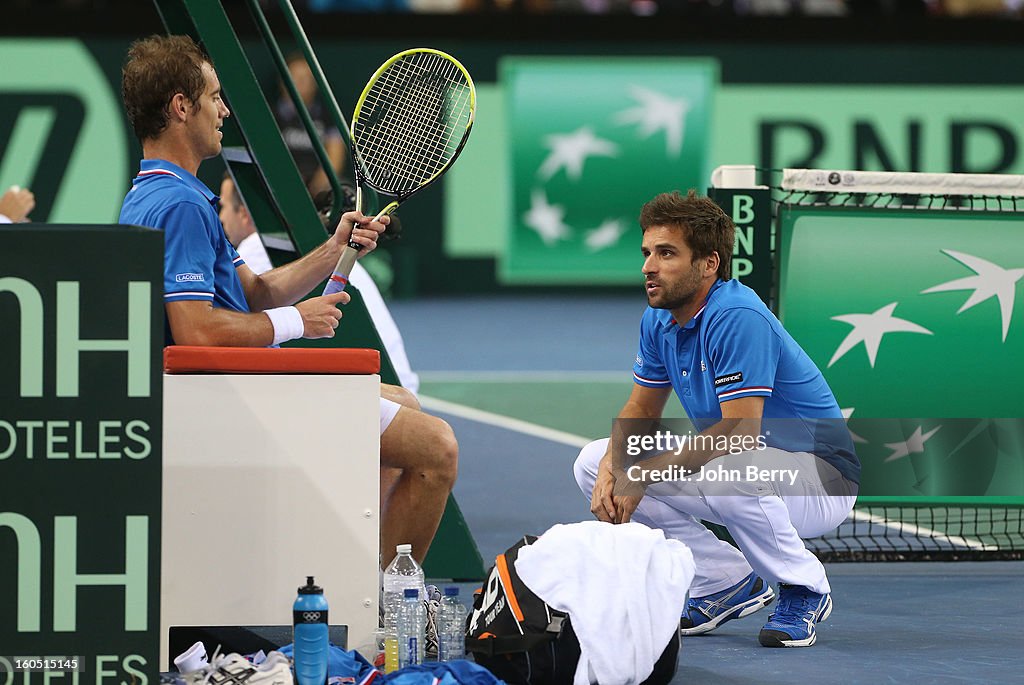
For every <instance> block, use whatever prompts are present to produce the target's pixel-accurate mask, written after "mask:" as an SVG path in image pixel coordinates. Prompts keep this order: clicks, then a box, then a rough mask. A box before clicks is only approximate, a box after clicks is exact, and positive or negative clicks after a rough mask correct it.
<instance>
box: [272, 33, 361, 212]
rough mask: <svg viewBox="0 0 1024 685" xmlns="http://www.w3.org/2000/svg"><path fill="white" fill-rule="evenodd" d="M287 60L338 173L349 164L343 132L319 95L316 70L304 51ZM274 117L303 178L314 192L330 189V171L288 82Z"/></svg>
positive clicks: (275, 109)
mask: <svg viewBox="0 0 1024 685" xmlns="http://www.w3.org/2000/svg"><path fill="white" fill-rule="evenodd" d="M286 61H287V63H288V74H289V75H290V76H291V79H292V82H293V83H294V84H295V90H296V91H298V93H299V96H300V97H301V98H302V103H303V104H304V105H305V106H306V109H307V110H308V111H309V118H310V119H312V121H313V125H314V127H315V128H316V133H317V135H318V136H319V138H320V140H321V141H322V142H323V144H324V150H325V151H326V152H327V157H328V159H330V162H331V166H332V167H334V173H335V174H339V175H340V174H341V172H342V170H343V169H344V166H345V143H344V141H343V140H342V137H341V133H339V132H338V129H337V128H336V127H335V126H334V124H333V123H332V122H331V121H330V116H329V115H328V114H327V111H326V109H325V108H324V105H323V102H322V101H321V100H320V98H319V93H320V91H319V88H317V85H316V79H315V78H313V72H312V71H311V70H310V68H309V64H307V63H306V58H305V57H304V56H303V54H302V53H301V52H293V53H292V54H290V55H288V57H287V60H286ZM274 118H275V119H277V125H278V127H280V129H281V137H282V138H284V143H285V145H286V146H287V147H288V150H289V151H290V152H291V153H292V158H293V159H294V160H295V166H297V167H298V168H299V173H300V174H302V180H303V181H304V182H305V183H306V187H307V188H309V192H310V194H311V195H315V194H316V193H318V192H320V191H321V190H324V189H326V188H328V187H329V184H328V182H327V174H325V173H324V170H323V167H322V166H321V165H320V160H319V159H318V158H317V156H316V152H314V151H313V142H312V140H310V138H309V134H308V133H307V132H306V128H305V126H303V125H302V119H301V118H300V117H299V112H298V110H297V109H296V108H295V103H294V102H292V99H291V96H290V95H289V93H288V91H287V90H286V89H285V87H284V84H281V94H280V97H279V98H278V100H277V105H276V106H275V107H274Z"/></svg>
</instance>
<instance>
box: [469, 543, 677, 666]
mask: <svg viewBox="0 0 1024 685" xmlns="http://www.w3.org/2000/svg"><path fill="white" fill-rule="evenodd" d="M536 539H537V537H536V536H533V535H527V536H524V537H523V538H522V539H520V540H519V542H517V543H516V544H514V545H512V546H511V547H509V548H508V549H507V550H506V551H505V552H504V553H503V554H499V555H498V556H497V557H495V560H494V566H493V567H491V570H490V571H488V573H487V578H486V580H485V582H484V584H483V587H481V588H480V590H478V591H477V592H476V593H475V594H474V597H473V611H471V612H470V614H469V616H468V617H467V618H466V650H467V651H469V652H471V653H472V654H473V658H474V659H475V660H476V662H477V663H478V664H480V665H481V666H483V667H485V668H487V669H488V670H489V671H490V672H491V673H493V674H494V675H495V676H497V677H498V678H501V679H502V680H504V681H505V682H507V683H509V685H571V684H572V681H573V676H574V675H575V673H576V664H577V663H578V662H579V659H580V643H579V640H577V639H576V633H575V632H573V629H572V621H571V620H570V617H569V615H568V614H566V613H565V612H562V611H558V610H556V609H553V608H551V607H550V606H548V605H547V603H546V602H544V600H542V599H541V598H540V597H538V596H537V595H535V594H534V593H533V592H532V591H531V590H530V589H529V588H528V587H526V585H525V584H524V583H523V581H522V580H521V579H520V578H519V575H518V574H517V573H516V567H515V560H516V558H517V557H518V556H519V550H520V548H522V547H523V546H524V545H530V544H533V542H534V541H535V540H536ZM678 655H679V633H678V632H676V633H673V636H672V639H671V640H670V641H669V643H668V645H667V646H666V647H665V651H664V652H662V654H661V657H660V658H659V659H658V662H657V663H656V664H655V665H654V671H653V672H652V673H651V675H650V676H649V677H648V678H647V680H645V681H644V682H643V685H668V683H669V681H671V680H672V677H673V676H674V675H675V672H676V660H677V658H678ZM602 685H604V684H602ZM607 685H615V684H613V683H609V684H607Z"/></svg>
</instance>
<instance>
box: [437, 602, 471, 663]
mask: <svg viewBox="0 0 1024 685" xmlns="http://www.w3.org/2000/svg"><path fill="white" fill-rule="evenodd" d="M465 658H466V607H465V605H463V603H462V602H461V601H459V588H457V587H455V586H454V585H450V586H448V587H446V588H445V589H444V598H443V599H442V600H441V606H439V607H438V609H437V660H438V661H455V660H456V659H465Z"/></svg>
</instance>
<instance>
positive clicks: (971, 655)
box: [392, 293, 1024, 685]
mask: <svg viewBox="0 0 1024 685" xmlns="http://www.w3.org/2000/svg"><path fill="white" fill-rule="evenodd" d="M642 310H643V296H642V294H639V293H638V297H637V298H631V297H614V298H608V297H605V296H597V297H589V298H588V297H580V296H578V295H574V296H573V297H571V298H562V297H540V296H538V297H509V298H494V299H480V300H469V301H466V300H461V299H459V300H456V299H452V300H429V301H423V300H418V301H414V302H400V303H397V304H395V305H393V307H392V311H393V313H394V316H395V319H396V320H397V321H398V324H399V326H400V327H401V329H402V332H403V334H404V336H405V338H406V345H407V348H408V352H409V357H410V360H411V362H412V364H413V367H414V369H415V370H417V371H418V372H420V373H421V375H422V377H423V387H422V389H421V391H422V394H423V395H424V396H425V398H424V403H425V405H426V406H427V407H428V409H430V410H431V411H433V413H437V414H439V415H441V416H443V417H444V418H445V419H446V420H448V421H449V422H450V423H451V424H452V426H453V428H454V429H455V432H456V435H457V436H458V439H459V443H460V474H459V481H458V483H457V484H456V486H455V495H456V498H457V499H458V501H459V504H460V506H461V508H462V511H463V513H464V515H465V517H466V521H467V524H468V525H469V527H470V530H471V531H472V533H473V535H474V538H475V539H476V542H477V545H478V547H479V549H480V552H481V554H482V555H483V557H484V560H485V564H487V563H488V560H493V557H494V555H495V554H497V553H499V552H501V551H504V550H505V549H506V548H507V547H508V546H509V545H511V544H512V543H513V542H515V540H516V539H517V538H518V537H519V536H520V535H522V534H524V533H541V532H543V531H544V530H546V529H547V528H548V527H550V526H551V525H553V524H555V523H570V522H575V521H580V520H586V519H589V518H590V513H589V506H588V502H587V499H586V498H584V496H583V495H582V493H580V491H579V489H578V488H577V487H576V483H575V481H574V480H573V477H572V472H571V467H572V462H573V459H574V458H575V456H576V454H577V453H578V451H579V447H580V446H581V445H582V444H584V443H585V442H586V441H587V440H590V439H594V438H596V437H602V436H605V435H607V433H608V429H609V427H610V422H611V420H612V418H613V417H614V415H615V413H616V412H617V411H618V409H619V408H620V407H621V406H622V404H623V402H624V401H625V399H626V397H627V396H628V393H629V390H630V387H631V376H630V368H631V364H632V358H633V356H634V355H635V353H636V350H635V345H636V340H635V338H636V333H637V330H638V322H639V315H640V313H641V312H642ZM439 331H443V332H444V333H443V344H441V343H439V340H438V335H439ZM870 516H874V514H871V515H870ZM930 523H931V527H930V528H929V533H930V534H933V533H934V529H935V528H937V527H938V526H939V525H940V523H941V522H939V521H931V522H930ZM865 525H867V526H868V527H869V528H870V529H871V530H872V531H874V532H876V533H879V534H883V535H884V534H885V532H886V531H887V530H888V528H889V527H890V524H889V522H887V521H886V520H885V519H884V518H881V519H879V520H873V519H871V518H868V519H863V520H860V521H857V522H856V523H855V522H852V521H851V522H849V523H847V524H844V526H847V527H852V526H858V527H860V528H863V527H864V526H865ZM933 537H934V535H933ZM937 539H938V540H939V542H938V544H940V545H945V546H953V547H957V546H968V547H969V546H970V545H972V544H977V541H976V540H973V539H971V537H970V536H967V535H948V536H945V537H943V536H941V535H940V536H939V537H938V538H937ZM899 544H902V543H899ZM827 567H828V572H829V578H830V580H831V583H832V587H833V600H834V602H835V609H834V611H833V613H832V616H831V617H830V618H829V619H828V621H826V622H825V623H823V624H821V626H820V628H819V637H818V643H817V644H816V645H815V646H814V647H811V648H808V649H790V650H781V649H766V648H764V647H761V646H760V645H759V644H758V642H757V633H758V631H759V629H760V627H761V625H762V624H763V623H764V622H765V621H767V619H768V615H769V613H770V611H771V607H769V608H768V609H766V610H762V611H761V612H758V613H756V614H754V615H752V616H749V617H747V618H745V619H740V620H737V621H732V622H730V623H727V624H726V625H725V626H723V627H722V628H721V629H719V630H718V631H715V632H714V633H711V634H710V635H706V636H700V637H690V638H685V639H684V640H683V646H682V650H681V652H680V656H679V670H678V672H677V675H676V677H675V679H674V681H673V683H675V684H679V685H682V684H683V683H687V684H708V685H714V684H740V683H758V684H764V685H771V684H775V683H779V684H781V683H801V684H804V683H807V684H811V685H817V684H828V683H836V684H843V685H852V684H854V683H871V684H875V683H1003V682H1020V680H1021V676H1020V673H1022V672H1024V650H1022V649H1021V648H1020V635H1021V632H1022V628H1024V620H1022V618H1021V612H1022V607H1024V582H1022V581H1024V562H1000V561H985V562H886V563H834V564H828V565H827ZM467 587H468V586H467ZM594 601H600V598H595V600H594Z"/></svg>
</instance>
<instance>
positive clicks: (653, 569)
mask: <svg viewBox="0 0 1024 685" xmlns="http://www.w3.org/2000/svg"><path fill="white" fill-rule="evenodd" d="M516 571H517V572H518V573H519V577H520V578H522V580H523V582H524V583H526V586H527V587H529V588H530V589H531V590H532V591H533V592H534V593H535V594H536V595H537V596H538V597H540V598H541V599H543V600H544V601H545V602H547V603H548V604H549V605H551V606H552V607H554V608H556V609H558V610H560V611H565V612H567V613H568V614H569V615H570V617H571V618H572V626H573V629H574V630H575V631H576V636H577V638H579V641H580V661H579V664H578V665H577V667H576V676H575V679H574V681H573V683H574V685H590V684H591V683H600V684H601V685H635V684H637V683H641V682H643V681H644V680H645V679H646V678H647V677H648V676H649V675H650V674H651V672H652V671H653V670H654V664H655V663H656V662H657V660H658V658H659V657H660V656H661V654H662V652H663V651H664V650H665V646H666V645H668V642H669V640H671V639H672V633H673V631H676V630H678V629H679V616H680V614H681V612H682V610H683V606H684V605H685V604H686V592H687V590H688V589H689V587H690V583H691V582H693V574H694V565H693V554H691V553H690V550H689V548H688V547H686V545H684V544H683V543H681V542H679V541H678V540H667V539H666V538H665V536H664V534H663V533H662V532H661V531H660V530H653V529H651V528H648V527H646V526H644V525H642V524H639V523H632V522H631V523H626V524H621V525H612V524H610V523H602V522H599V521H585V522H583V523H573V524H569V525H561V524H559V525H556V526H553V527H552V528H551V529H549V530H548V531H547V532H546V533H544V534H543V535H542V536H541V537H540V538H539V539H538V540H537V541H536V542H535V543H533V544H532V545H529V546H526V547H523V548H522V549H520V550H519V557H518V559H516Z"/></svg>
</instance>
